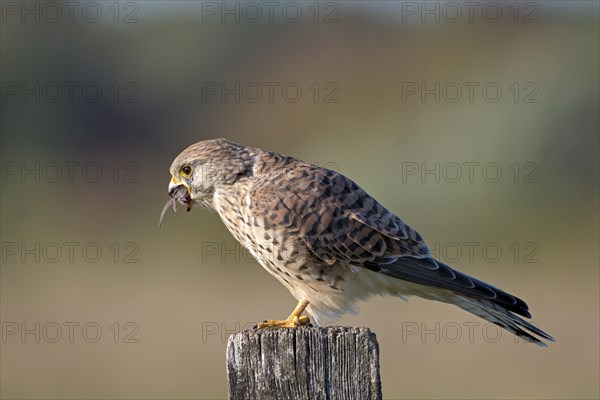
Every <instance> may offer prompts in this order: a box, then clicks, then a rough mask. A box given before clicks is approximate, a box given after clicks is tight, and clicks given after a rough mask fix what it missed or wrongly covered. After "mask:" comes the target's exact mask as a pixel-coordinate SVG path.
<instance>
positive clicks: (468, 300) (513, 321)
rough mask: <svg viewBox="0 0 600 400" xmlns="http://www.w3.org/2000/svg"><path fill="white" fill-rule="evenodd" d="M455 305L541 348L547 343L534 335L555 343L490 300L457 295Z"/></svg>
mask: <svg viewBox="0 0 600 400" xmlns="http://www.w3.org/2000/svg"><path fill="white" fill-rule="evenodd" d="M454 303H455V304H456V305H457V306H459V307H460V308H462V309H463V310H465V311H468V312H470V313H472V314H475V315H477V316H478V317H481V318H483V319H485V320H487V321H490V322H492V323H493V324H496V325H498V326H500V327H502V328H504V329H506V330H507V331H509V332H511V333H513V334H515V335H516V336H518V337H520V338H522V339H523V340H525V341H527V342H531V343H535V344H537V345H538V346H541V347H547V345H546V343H544V342H542V341H541V340H540V339H539V338H537V337H536V336H534V335H533V334H535V335H537V336H539V337H541V338H543V339H546V340H550V341H552V342H554V341H555V340H554V338H553V337H552V336H550V335H548V334H547V333H546V332H544V331H543V330H541V329H539V328H537V327H535V326H534V325H532V324H531V323H529V322H527V321H525V320H524V319H522V318H520V317H518V316H516V315H515V314H513V313H511V312H510V311H508V310H507V309H505V308H504V307H502V306H501V305H499V304H496V303H494V302H492V301H490V300H486V299H478V298H473V297H468V296H464V295H457V296H456V298H455V301H454Z"/></svg>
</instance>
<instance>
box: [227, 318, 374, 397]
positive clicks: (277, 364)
mask: <svg viewBox="0 0 600 400" xmlns="http://www.w3.org/2000/svg"><path fill="white" fill-rule="evenodd" d="M227 380H228V394H229V399H230V400H246V399H294V400H295V399H307V400H309V399H310V400H312V399H345V400H346V399H361V400H368V399H381V398H382V396H381V379H380V376H379V345H378V343H377V338H376V337H375V334H374V333H372V332H371V331H370V330H369V329H367V328H346V327H327V328H320V327H314V328H313V327H300V328H294V329H286V328H279V329H264V330H257V329H252V330H247V331H243V332H239V333H237V334H235V335H232V336H231V337H230V338H229V341H228V343H227Z"/></svg>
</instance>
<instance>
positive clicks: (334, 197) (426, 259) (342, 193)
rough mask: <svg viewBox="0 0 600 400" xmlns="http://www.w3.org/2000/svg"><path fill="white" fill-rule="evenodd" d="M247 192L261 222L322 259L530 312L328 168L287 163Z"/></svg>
mask: <svg viewBox="0 0 600 400" xmlns="http://www.w3.org/2000/svg"><path fill="white" fill-rule="evenodd" d="M251 196H252V199H253V203H254V206H255V212H256V213H257V214H259V215H262V216H264V217H265V220H266V223H267V224H270V225H272V226H273V227H280V228H285V229H288V230H289V232H290V233H293V234H295V235H297V236H298V237H299V238H300V240H302V241H303V242H304V244H305V245H306V247H307V249H308V250H309V252H310V253H312V255H313V256H314V257H315V258H316V259H317V260H318V261H320V262H322V263H324V264H329V265H331V264H334V263H337V262H341V263H345V264H352V265H355V266H358V267H363V268H367V269H369V270H371V271H375V272H378V273H382V274H385V275H388V276H391V277H394V278H398V279H403V280H406V281H410V282H414V283H418V284H421V285H425V286H431V287H436V288H442V289H446V290H449V291H452V292H455V293H458V294H461V295H467V296H470V297H473V298H477V299H485V300H490V301H492V302H494V303H497V304H499V305H502V306H503V307H505V308H506V309H507V310H510V311H514V312H516V313H518V314H520V315H523V316H527V317H529V316H530V314H529V312H528V307H527V304H526V303H525V302H524V301H522V300H520V299H519V298H517V297H515V296H512V295H510V294H508V293H506V292H504V291H502V290H501V289H498V288H496V287H494V286H492V285H489V284H487V283H485V282H482V281H480V280H478V279H475V278H473V277H470V276H468V275H466V274H463V273H461V272H459V271H456V270H454V269H452V268H451V267H449V266H447V265H445V264H444V263H442V262H439V261H437V260H435V259H434V258H433V257H432V255H431V253H430V251H429V249H428V247H427V245H426V243H425V241H424V240H423V238H422V237H421V235H419V233H417V232H416V231H415V230H414V229H412V228H411V227H409V226H408V225H407V224H405V223H404V222H403V221H402V220H401V219H400V218H398V217H397V216H396V215H394V214H393V213H392V212H390V211H389V210H387V209H386V208H385V207H383V206H382V205H381V204H379V203H378V202H377V201H376V200H375V199H374V198H373V197H371V196H370V195H369V194H368V193H367V192H366V191H364V190H363V189H362V188H360V187H359V186H358V185H357V184H356V183H354V182H353V181H351V180H350V179H348V178H346V177H345V176H343V175H341V174H339V173H337V172H335V171H330V170H327V169H324V168H318V167H316V166H312V165H309V164H303V163H302V164H300V163H298V164H292V165H290V166H289V168H288V169H287V170H285V169H284V170H282V171H278V172H277V173H273V174H271V175H270V176H269V178H268V180H265V181H264V182H258V184H257V185H256V186H255V188H254V190H253V193H252V194H251Z"/></svg>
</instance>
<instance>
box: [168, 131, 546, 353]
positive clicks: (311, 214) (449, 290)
mask: <svg viewBox="0 0 600 400" xmlns="http://www.w3.org/2000/svg"><path fill="white" fill-rule="evenodd" d="M170 172H171V175H172V179H171V182H170V183H169V189H168V190H169V195H170V196H171V199H170V200H169V202H168V203H167V204H166V205H165V209H164V210H163V214H162V215H161V221H162V217H163V215H164V212H165V211H166V209H167V208H168V206H170V205H173V208H175V204H176V201H177V202H179V203H181V204H185V205H187V207H188V211H189V210H190V209H191V208H192V206H193V205H194V204H200V205H202V206H205V207H207V208H209V209H212V210H215V211H216V212H217V213H218V214H219V216H220V217H221V220H222V221H223V223H225V225H226V226H227V228H228V229H229V231H230V232H231V233H232V235H233V236H234V237H235V239H236V240H237V241H239V242H240V243H241V244H242V245H243V246H245V247H246V248H247V249H248V250H249V251H250V253H251V254H252V255H253V256H254V257H255V258H256V259H257V260H258V262H259V263H260V264H261V265H262V266H263V267H264V268H265V269H266V270H267V271H268V272H269V273H270V274H271V275H273V276H274V277H275V278H277V280H279V282H281V283H282V284H283V285H284V286H285V287H286V288H287V289H288V290H289V291H290V293H291V294H292V296H294V297H295V298H296V300H297V301H298V305H297V307H296V308H295V309H294V311H293V312H292V313H291V315H290V316H289V317H288V318H287V319H285V320H268V321H265V322H262V323H260V324H259V326H258V327H259V328H267V327H297V326H299V325H305V324H308V323H309V319H308V317H306V316H303V315H302V313H303V312H304V311H305V310H306V311H307V313H308V314H310V316H311V317H312V318H313V319H314V321H315V322H316V323H317V324H318V323H319V322H320V321H321V322H322V321H324V318H329V319H333V318H337V317H339V316H340V315H341V314H343V313H345V312H353V311H355V305H356V303H357V302H358V301H359V300H365V299H367V298H369V297H371V296H374V295H392V296H397V297H402V298H407V297H408V296H419V297H422V298H425V299H429V300H437V301H440V302H444V303H450V304H454V305H457V306H458V307H460V308H462V309H464V310H466V311H468V312H470V313H473V314H475V315H477V316H479V317H481V318H484V319H485V320H487V321H490V322H492V323H494V324H496V325H499V326H501V327H502V328H504V329H506V330H508V331H510V332H512V333H513V334H515V335H517V336H519V337H521V338H523V339H524V340H526V341H528V342H533V343H536V344H538V345H540V346H545V345H546V344H545V343H544V342H542V341H541V340H540V339H539V338H538V337H536V336H539V337H540V338H544V339H547V340H550V341H554V339H553V338H552V337H551V336H550V335H548V334H547V333H545V332H544V331H542V330H541V329H539V328H537V327H535V326H533V325H532V324H530V323H529V322H527V321H525V320H524V319H522V318H521V317H519V315H520V316H523V317H527V318H530V317H531V315H530V313H529V311H528V310H529V308H528V306H527V304H526V303H525V302H524V301H523V300H521V299H519V298H518V297H516V296H513V295H511V294H508V293H507V292H505V291H503V290H501V289H498V288H497V287H494V286H492V285H489V284H487V283H485V282H483V281H480V280H478V279H476V278H473V277H471V276H469V275H466V274H463V273H461V272H459V271H456V270H454V269H452V268H451V267H449V266H448V265H446V264H444V263H443V262H441V261H439V260H436V259H434V258H433V256H432V254H431V252H430V250H429V248H428V247H427V244H426V243H425V241H424V240H423V238H422V237H421V235H419V233H417V232H416V231H415V230H414V229H412V228H411V227H409V226H408V225H407V224H405V223H404V222H403V221H402V220H401V219H400V218H398V217H397V216H396V215H394V214H393V213H392V212H391V211H389V210H387V209H386V208H385V207H384V206H382V205H381V204H380V203H379V202H377V200H375V199H374V198H373V197H371V196H370V195H369V194H368V193H367V192H365V191H364V190H363V189H361V188H360V187H359V186H358V185H357V184H356V183H354V182H353V181H352V180H350V179H348V178H346V177H345V176H344V175H342V174H340V173H338V172H335V171H331V170H328V169H325V168H320V167H318V166H316V165H312V164H308V163H305V162H303V161H300V160H298V159H295V158H292V157H289V156H285V155H282V154H278V153H273V152H269V151H265V150H261V149H258V148H250V147H244V146H242V145H239V144H236V143H233V142H230V141H228V140H225V139H212V140H205V141H202V142H199V143H196V144H193V145H191V146H190V147H188V148H187V149H185V150H184V151H183V152H182V153H181V154H179V155H178V156H177V158H175V160H174V161H173V164H172V165H171V169H170ZM534 335H536V336H534Z"/></svg>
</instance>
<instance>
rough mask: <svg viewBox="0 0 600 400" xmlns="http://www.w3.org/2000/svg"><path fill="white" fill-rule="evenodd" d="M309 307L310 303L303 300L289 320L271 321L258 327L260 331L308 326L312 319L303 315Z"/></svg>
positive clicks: (261, 323)
mask: <svg viewBox="0 0 600 400" xmlns="http://www.w3.org/2000/svg"><path fill="white" fill-rule="evenodd" d="M307 306H308V301H306V300H302V301H300V302H299V303H298V305H297V306H296V308H295V309H294V311H293V312H292V313H291V314H290V316H289V317H287V319H284V320H276V319H269V320H264V321H263V322H260V323H259V324H258V325H257V328H258V329H265V328H297V327H299V326H307V325H309V324H310V318H308V317H307V316H305V315H302V313H303V312H304V310H305V309H306V307H307Z"/></svg>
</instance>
